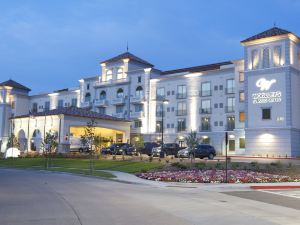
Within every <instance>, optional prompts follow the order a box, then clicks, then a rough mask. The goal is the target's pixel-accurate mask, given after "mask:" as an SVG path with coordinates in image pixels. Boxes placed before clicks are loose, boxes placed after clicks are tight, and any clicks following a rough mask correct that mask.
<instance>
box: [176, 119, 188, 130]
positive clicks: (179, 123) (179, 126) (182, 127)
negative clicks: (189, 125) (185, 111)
mask: <svg viewBox="0 0 300 225" xmlns="http://www.w3.org/2000/svg"><path fill="white" fill-rule="evenodd" d="M185 130H186V123H185V119H178V120H177V131H178V132H180V131H185Z"/></svg>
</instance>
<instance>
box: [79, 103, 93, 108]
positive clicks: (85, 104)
mask: <svg viewBox="0 0 300 225" xmlns="http://www.w3.org/2000/svg"><path fill="white" fill-rule="evenodd" d="M80 106H81V108H89V107H92V102H81V104H80Z"/></svg>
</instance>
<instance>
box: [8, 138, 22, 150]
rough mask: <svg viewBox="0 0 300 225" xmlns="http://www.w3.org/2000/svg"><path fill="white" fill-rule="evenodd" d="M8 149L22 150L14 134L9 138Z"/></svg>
mask: <svg viewBox="0 0 300 225" xmlns="http://www.w3.org/2000/svg"><path fill="white" fill-rule="evenodd" d="M6 148H7V149H9V148H17V149H19V148H20V143H19V140H18V138H17V137H16V136H15V135H14V134H11V136H10V137H9V139H8V142H7V145H6Z"/></svg>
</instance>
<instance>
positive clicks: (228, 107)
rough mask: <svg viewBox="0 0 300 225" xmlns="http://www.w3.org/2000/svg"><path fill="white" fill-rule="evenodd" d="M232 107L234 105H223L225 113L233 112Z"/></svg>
mask: <svg viewBox="0 0 300 225" xmlns="http://www.w3.org/2000/svg"><path fill="white" fill-rule="evenodd" d="M234 108H235V107H234V106H226V107H225V112H226V113H234V111H235V109H234Z"/></svg>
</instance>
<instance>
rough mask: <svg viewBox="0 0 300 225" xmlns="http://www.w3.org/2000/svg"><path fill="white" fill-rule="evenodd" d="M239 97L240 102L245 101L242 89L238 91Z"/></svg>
mask: <svg viewBox="0 0 300 225" xmlns="http://www.w3.org/2000/svg"><path fill="white" fill-rule="evenodd" d="M239 99H240V102H243V101H245V92H244V91H240V97H239Z"/></svg>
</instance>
